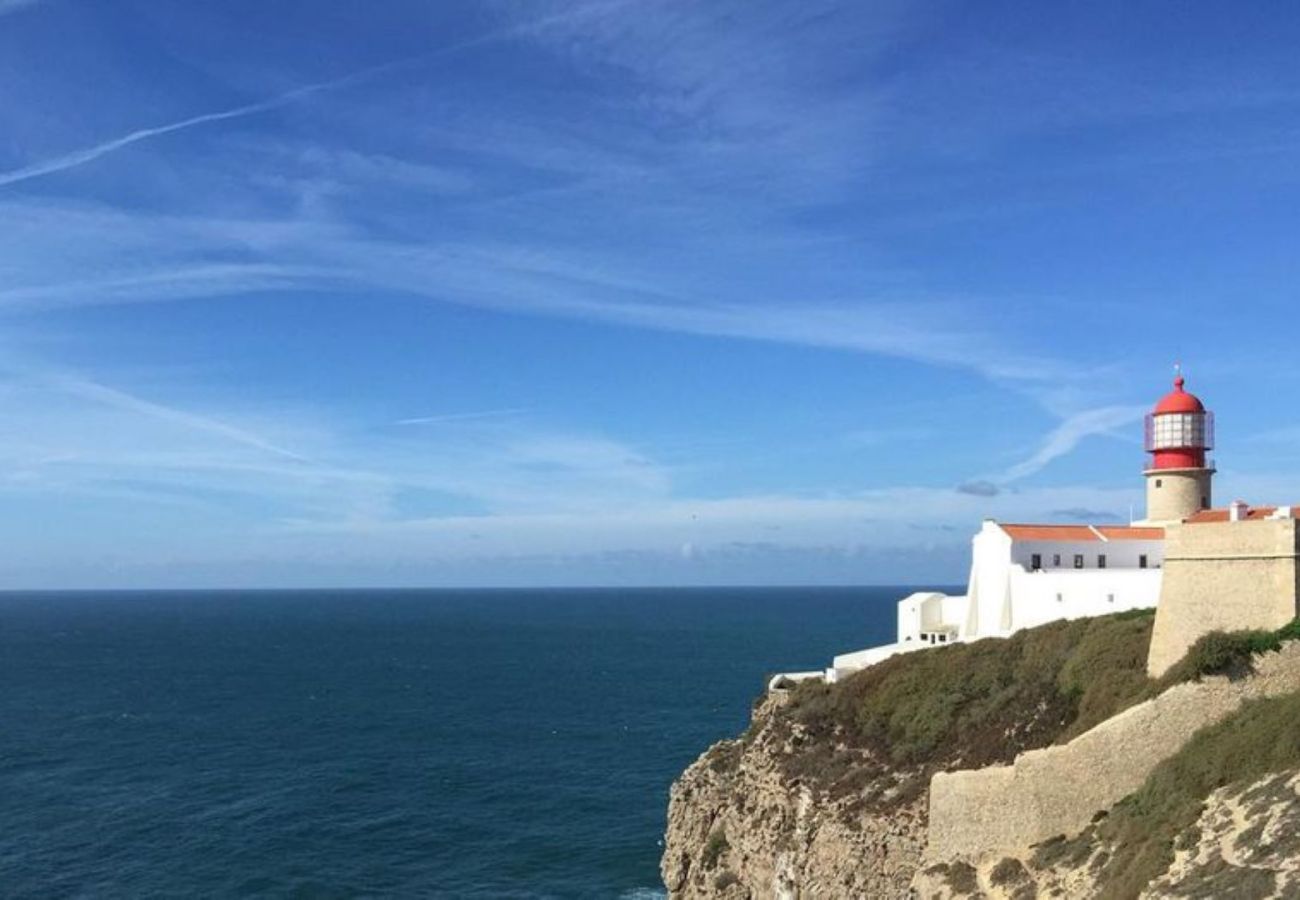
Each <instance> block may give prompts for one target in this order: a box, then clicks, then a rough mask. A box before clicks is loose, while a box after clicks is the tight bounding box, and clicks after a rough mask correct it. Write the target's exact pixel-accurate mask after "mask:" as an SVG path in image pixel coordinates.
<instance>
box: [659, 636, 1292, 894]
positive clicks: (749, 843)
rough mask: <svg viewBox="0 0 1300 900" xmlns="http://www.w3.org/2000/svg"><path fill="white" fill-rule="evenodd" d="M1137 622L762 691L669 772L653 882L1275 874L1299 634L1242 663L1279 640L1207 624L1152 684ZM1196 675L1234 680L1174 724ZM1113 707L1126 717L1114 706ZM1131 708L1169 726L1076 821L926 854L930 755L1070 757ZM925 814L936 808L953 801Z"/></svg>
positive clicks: (1271, 880) (970, 887)
mask: <svg viewBox="0 0 1300 900" xmlns="http://www.w3.org/2000/svg"><path fill="white" fill-rule="evenodd" d="M1150 634H1151V617H1150V615H1149V614H1148V615H1134V614H1127V615H1120V616H1110V617H1102V618H1097V619H1089V620H1081V621H1075V622H1058V623H1053V624H1051V625H1047V626H1044V627H1042V628H1037V629H1031V630H1028V631H1025V632H1021V633H1019V634H1017V635H1015V636H1013V637H1012V638H1009V639H1006V640H996V641H981V642H977V643H974V644H967V645H957V646H953V647H949V648H943V649H936V650H933V651H925V652H923V653H917V654H909V655H906V656H902V657H896V658H894V659H891V660H888V661H886V662H885V663H882V664H880V665H877V666H873V667H871V668H870V669H867V670H864V671H863V672H861V673H858V674H856V675H854V676H853V677H852V678H849V679H846V680H844V681H843V682H841V683H840V684H837V685H831V686H827V685H820V684H804V685H800V686H799V687H798V688H796V689H794V690H792V691H790V692H789V693H787V694H783V695H782V694H778V695H774V696H770V697H767V698H765V699H764V700H763V701H762V702H761V703H760V704H759V705H758V706H757V707H756V708H755V711H754V717H753V722H752V724H751V726H750V728H749V729H748V731H747V732H746V733H745V734H744V735H743V736H742V737H740V738H738V739H736V740H730V741H723V742H721V743H719V744H717V745H715V746H714V747H712V748H710V749H709V751H708V752H707V753H705V754H704V755H703V756H702V757H701V758H700V759H699V760H697V761H696V763H695V764H693V765H692V766H691V767H690V768H689V769H687V771H686V772H685V773H683V775H682V776H681V777H680V778H679V779H678V781H677V783H676V784H675V785H674V786H673V789H672V793H671V799H670V806H669V818H668V830H667V835H666V840H665V851H664V857H663V862H662V872H663V877H664V882H665V884H666V886H667V887H668V889H669V892H670V894H671V895H672V896H673V897H676V898H682V900H686V898H703V897H730V898H745V897H753V898H760V897H764V898H765V897H784V898H795V897H813V896H816V897H823V896H825V897H873V898H874V897H880V898H889V897H910V896H924V897H931V896H936V897H966V896H969V897H976V896H989V897H999V896H1005V897H1017V898H1028V897H1032V896H1068V897H1076V896H1099V897H1134V896H1138V895H1139V894H1141V893H1142V892H1143V891H1147V892H1148V893H1147V895H1148V896H1174V895H1180V892H1185V891H1189V890H1201V889H1202V888H1204V887H1206V886H1207V885H1210V884H1213V883H1220V884H1221V882H1218V881H1215V879H1223V878H1228V877H1231V876H1232V875H1233V873H1234V872H1236V870H1238V869H1240V870H1241V871H1240V872H1236V874H1237V875H1239V876H1241V877H1242V878H1244V879H1246V881H1249V882H1250V883H1251V884H1254V885H1256V887H1258V888H1260V889H1263V887H1264V886H1266V885H1271V887H1270V888H1269V890H1274V889H1277V890H1280V889H1282V888H1283V887H1285V886H1286V885H1290V884H1292V883H1293V882H1294V879H1295V878H1296V877H1297V873H1296V872H1295V871H1293V868H1294V867H1291V864H1290V863H1289V862H1287V860H1289V859H1291V857H1292V856H1294V854H1293V853H1290V852H1289V851H1290V850H1292V849H1294V848H1291V847H1290V845H1289V844H1287V843H1286V840H1287V838H1286V835H1288V834H1290V833H1292V832H1293V828H1291V826H1293V825H1294V824H1296V823H1300V800H1297V798H1296V790H1295V787H1296V785H1297V784H1298V783H1300V777H1292V776H1295V773H1300V715H1297V714H1292V711H1291V708H1290V707H1287V706H1286V704H1287V703H1291V704H1294V705H1295V706H1296V708H1295V710H1294V712H1295V713H1300V699H1297V698H1300V695H1297V694H1295V693H1294V691H1295V690H1296V689H1297V688H1300V645H1297V646H1289V647H1287V648H1286V652H1284V653H1278V654H1269V656H1270V657H1275V659H1269V660H1264V661H1262V668H1264V669H1265V670H1266V671H1265V672H1263V673H1261V675H1262V677H1256V674H1255V672H1254V668H1255V666H1254V657H1253V656H1252V654H1253V653H1255V652H1259V651H1268V650H1274V649H1277V648H1278V647H1279V646H1280V642H1279V641H1278V639H1277V638H1276V637H1274V636H1272V635H1265V634H1254V635H1243V636H1236V637H1231V638H1225V637H1224V636H1222V635H1216V636H1213V637H1212V638H1210V639H1207V640H1206V641H1203V642H1202V643H1201V644H1198V645H1197V647H1195V648H1194V649H1193V652H1192V653H1191V654H1189V656H1188V658H1187V659H1186V660H1184V663H1183V664H1181V665H1179V666H1178V667H1176V669H1175V670H1174V671H1173V672H1171V673H1170V675H1169V676H1167V677H1166V678H1165V679H1163V680H1161V681H1152V680H1151V679H1149V678H1147V676H1146V674H1145V658H1146V648H1147V645H1148V643H1149V639H1150ZM1288 636H1289V637H1294V634H1288ZM1211 673H1226V674H1224V675H1221V676H1219V677H1214V678H1209V679H1208V680H1207V683H1206V684H1204V685H1202V684H1194V685H1183V686H1182V687H1180V688H1177V689H1176V690H1174V691H1172V696H1177V697H1181V698H1182V699H1180V700H1177V701H1169V700H1166V699H1164V695H1165V694H1166V693H1167V692H1170V689H1171V688H1173V687H1174V685H1176V684H1178V683H1179V682H1182V681H1199V680H1200V679H1201V678H1202V677H1205V676H1206V675H1207V674H1211ZM1256 684H1258V685H1264V686H1267V690H1265V689H1264V688H1263V687H1259V688H1256V687H1252V685H1256ZM1198 692H1200V693H1206V696H1207V697H1208V696H1214V697H1225V696H1229V695H1230V696H1232V697H1236V698H1238V699H1237V700H1236V701H1234V702H1233V703H1224V702H1219V703H1217V705H1216V704H1210V703H1207V704H1204V706H1205V709H1206V713H1205V715H1206V716H1213V717H1214V718H1205V719H1204V720H1203V721H1204V722H1207V723H1208V722H1214V721H1218V720H1220V719H1222V720H1223V721H1222V722H1220V724H1219V725H1216V726H1213V727H1211V728H1206V729H1204V730H1202V731H1201V732H1198V733H1197V735H1196V738H1195V739H1193V740H1190V741H1188V740H1187V738H1189V737H1190V736H1191V734H1192V733H1193V732H1194V731H1195V730H1196V728H1198V727H1200V724H1199V723H1198V722H1197V721H1196V720H1195V717H1194V716H1193V717H1190V718H1189V717H1188V716H1186V715H1179V716H1173V717H1171V716H1170V715H1169V712H1168V711H1169V710H1170V709H1174V708H1176V709H1180V710H1181V709H1186V708H1189V707H1196V706H1198V705H1199V704H1198V703H1197V702H1196V701H1195V700H1194V698H1195V697H1197V696H1199V693H1198ZM1260 698H1267V699H1260ZM1243 704H1244V705H1243ZM1148 707H1149V708H1151V709H1153V710H1154V711H1155V712H1144V710H1145V709H1147V708H1148ZM1125 711H1127V712H1125ZM1120 713H1124V715H1119V714H1120ZM1224 717H1227V718H1224ZM1130 720H1131V722H1133V723H1137V724H1135V725H1128V726H1116V724H1115V723H1116V722H1124V721H1130ZM1147 720H1150V721H1160V722H1164V721H1166V720H1168V721H1176V722H1178V723H1180V724H1179V725H1178V727H1179V728H1182V729H1183V731H1181V732H1178V733H1177V734H1175V735H1174V737H1173V738H1171V739H1170V740H1171V741H1172V742H1173V743H1172V745H1171V746H1169V747H1168V749H1167V752H1165V753H1163V754H1154V755H1152V759H1151V761H1150V763H1149V764H1144V765H1146V768H1144V769H1142V770H1141V771H1136V770H1135V771H1133V772H1127V773H1126V775H1125V777H1126V778H1127V779H1128V780H1129V781H1130V782H1131V784H1128V783H1127V782H1125V781H1124V779H1119V780H1118V781H1116V782H1115V783H1116V784H1122V790H1116V791H1112V793H1111V796H1113V797H1114V798H1115V799H1116V800H1118V799H1119V798H1120V797H1122V796H1124V794H1125V793H1128V792H1130V791H1132V790H1133V789H1134V787H1137V786H1139V785H1140V787H1138V788H1137V791H1136V793H1133V795H1132V796H1131V797H1129V798H1128V799H1126V800H1122V801H1120V802H1118V803H1116V804H1115V805H1114V806H1113V807H1112V808H1110V809H1109V810H1105V811H1104V812H1102V813H1101V814H1100V815H1098V816H1096V817H1095V820H1093V821H1090V819H1093V817H1092V816H1091V810H1088V811H1085V812H1084V814H1083V817H1082V818H1080V819H1079V820H1078V822H1077V826H1078V827H1077V828H1073V829H1071V831H1072V833H1070V834H1069V835H1061V836H1059V837H1053V838H1051V839H1048V840H1041V841H1039V843H1037V844H1036V845H1031V846H1009V847H1005V848H1004V847H1000V846H999V844H998V841H997V840H996V838H997V837H998V836H999V834H992V836H991V837H990V838H989V840H991V841H992V843H991V844H989V845H988V846H985V847H984V848H983V851H982V852H970V851H972V848H975V849H978V848H979V846H980V840H982V838H981V839H980V840H976V841H975V843H974V844H971V843H970V841H969V840H967V839H966V838H963V839H962V841H958V842H956V843H953V842H952V841H951V835H949V839H948V843H949V844H952V846H953V847H954V848H958V849H952V850H944V851H943V852H941V853H940V854H939V855H936V854H935V853H934V852H933V845H938V846H941V847H942V846H943V845H944V842H943V841H937V842H936V841H935V838H934V834H933V828H932V826H933V825H934V824H935V823H932V821H931V816H932V809H931V799H932V798H931V797H930V784H931V779H932V778H933V776H934V775H935V774H937V773H940V772H948V771H955V770H960V773H961V774H962V775H967V774H973V775H976V776H982V773H984V772H988V773H990V775H991V776H994V777H999V776H996V773H998V772H999V771H1003V770H1005V771H1007V772H1014V771H1016V770H1015V769H1014V768H1013V767H1012V766H1011V765H1010V764H1011V763H1013V762H1014V763H1016V764H1017V765H1018V766H1019V765H1024V764H1025V763H1022V760H1026V759H1031V758H1034V757H1035V754H1039V755H1041V754H1047V756H1046V757H1044V758H1045V759H1054V758H1056V757H1057V756H1061V757H1062V758H1069V757H1070V756H1071V755H1072V754H1073V755H1077V754H1078V753H1080V752H1083V751H1080V750H1076V749H1074V748H1075V747H1076V746H1077V747H1081V748H1085V750H1086V748H1088V747H1090V746H1101V745H1103V743H1102V742H1103V741H1105V740H1110V739H1111V738H1107V737H1106V735H1107V734H1113V733H1119V734H1121V735H1122V734H1123V733H1124V731H1125V728H1128V729H1130V730H1132V729H1137V730H1141V729H1143V728H1147V727H1148V726H1147V725H1144V724H1142V723H1143V722H1146V721H1147ZM1099 725H1100V726H1103V727H1101V728H1098V727H1097V726H1099ZM1288 728H1290V729H1291V730H1287V729H1288ZM1099 734H1100V735H1102V737H1101V738H1099V737H1098V735H1099ZM1171 734H1173V732H1171ZM1242 734H1246V735H1248V736H1252V737H1250V740H1251V741H1252V746H1253V742H1255V741H1259V742H1262V743H1263V744H1264V745H1266V746H1270V747H1276V748H1280V749H1277V750H1276V751H1275V752H1271V753H1260V752H1259V751H1258V750H1257V749H1248V748H1247V747H1246V746H1245V745H1242V744H1240V743H1233V741H1234V740H1235V739H1236V738H1235V736H1238V735H1242ZM1178 735H1182V736H1181V737H1179V736H1178ZM1207 741H1208V743H1206V742H1207ZM1180 745H1185V746H1183V749H1182V750H1181V751H1178V748H1179V746H1180ZM1067 751H1068V752H1067ZM1176 751H1178V752H1177V755H1175V756H1173V757H1172V758H1167V757H1169V755H1170V754H1175V752H1176ZM1292 756H1294V759H1293V758H1292ZM1243 759H1252V760H1256V761H1257V762H1255V763H1251V764H1246V763H1244V762H1242V760H1243ZM1162 760H1163V761H1162ZM1207 760H1211V761H1215V762H1214V763H1213V764H1211V763H1210V762H1207ZM1115 765H1117V766H1123V765H1124V760H1122V759H1118V760H1115ZM1289 767H1293V768H1294V770H1295V771H1294V772H1291V771H1290V768H1289ZM1147 772H1149V777H1148V776H1146V775H1144V773H1147ZM944 777H945V778H947V777H952V776H944ZM1144 778H1145V781H1144ZM1288 791H1289V793H1288ZM1022 793H1023V792H1022ZM1098 796H1105V794H1104V793H1103V794H1099V795H1098ZM1169 798H1175V799H1176V800H1177V802H1173V801H1170V802H1165V801H1166V800H1168V799H1169ZM1007 800H1008V803H1007V807H1006V808H1007V810H1008V812H1009V813H1010V812H1011V811H1013V810H1014V809H1016V808H1021V809H1023V808H1026V807H1033V805H1034V801H1033V798H1032V797H1031V798H1026V797H1024V796H1020V795H1019V794H1017V796H1015V797H1010V796H1008V798H1007ZM1091 802H1095V801H1091ZM1102 805H1104V804H1102ZM958 813H959V814H964V813H962V811H961V809H960V806H959V807H958ZM944 815H948V816H949V821H948V824H949V825H951V824H952V819H951V815H952V810H951V807H950V808H949V809H948V810H947V811H946V812H944ZM993 818H994V819H997V816H994V817H993ZM976 819H978V815H977V816H976ZM1031 821H1032V820H1031ZM975 824H976V827H977V828H978V827H980V826H979V824H978V821H976V823H975ZM999 829H1002V830H1005V829H1003V828H1002V823H999ZM999 829H993V831H994V832H999ZM1288 829H1290V830H1288ZM950 831H951V829H950ZM1019 833H1021V834H1029V833H1032V831H1031V832H1019ZM1013 843H1014V842H1013ZM959 845H960V846H964V847H965V848H966V849H965V852H963V851H962V850H961V849H959ZM1248 845H1249V846H1248ZM991 848H992V849H996V850H997V852H992V851H991ZM1148 886H1149V887H1148ZM1162 892H1163V893H1162ZM1202 893H1203V895H1204V896H1215V895H1218V894H1219V893H1221V892H1219V891H1214V890H1211V891H1210V892H1209V893H1204V892H1202ZM1272 895H1273V894H1270V893H1260V894H1256V893H1249V892H1247V893H1243V894H1240V896H1272Z"/></svg>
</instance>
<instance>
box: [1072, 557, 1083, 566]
mask: <svg viewBox="0 0 1300 900" xmlns="http://www.w3.org/2000/svg"><path fill="white" fill-rule="evenodd" d="M1074 567H1075V568H1076V569H1082V568H1083V554H1082V553H1076V554H1074Z"/></svg>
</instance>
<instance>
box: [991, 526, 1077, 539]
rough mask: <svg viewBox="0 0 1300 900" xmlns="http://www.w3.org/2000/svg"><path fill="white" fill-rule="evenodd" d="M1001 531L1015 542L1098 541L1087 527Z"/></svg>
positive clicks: (1036, 527)
mask: <svg viewBox="0 0 1300 900" xmlns="http://www.w3.org/2000/svg"><path fill="white" fill-rule="evenodd" d="M998 524H999V525H1000V526H1001V528H1002V530H1003V531H1005V532H1006V533H1007V534H1009V535H1011V539H1012V540H1016V541H1099V540H1101V538H1099V537H1097V534H1096V532H1094V531H1093V530H1092V529H1091V528H1089V527H1088V526H1087V525H1003V524H1002V523H1001V522H999V523H998Z"/></svg>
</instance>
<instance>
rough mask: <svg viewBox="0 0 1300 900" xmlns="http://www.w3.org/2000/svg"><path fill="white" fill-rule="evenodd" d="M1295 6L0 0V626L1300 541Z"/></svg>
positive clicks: (925, 579)
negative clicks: (1202, 420) (1146, 438)
mask: <svg viewBox="0 0 1300 900" xmlns="http://www.w3.org/2000/svg"><path fill="white" fill-rule="evenodd" d="M1298 44H1300V10H1296V9H1294V8H1293V7H1292V6H1291V5H1289V4H1281V3H1259V4H1239V3H1226V2H1225V3H1196V4H1189V3H1185V2H1142V3H1132V2H1127V0H1126V2H1113V3H1108V2H1098V3H1089V4H1026V3H1023V2H1014V3H1006V2H987V3H979V4H970V3H956V2H890V0H881V2H870V3H862V2H856V3H855V2H847V0H846V2H829V0H799V2H792V0H787V2H768V0H709V2H686V0H591V2H585V0H575V2H567V3H556V2H548V0H529V2H515V0H483V2H477V3H455V2H431V0H419V2H417V0H386V2H384V3H374V2H356V0H331V2H329V3H319V2H305V0H279V2H275V3H266V2H260V0H223V2H222V3H206V4H200V3H184V2H168V0H0V504H2V507H3V509H4V515H3V516H0V541H2V542H3V547H4V549H3V552H0V588H18V589H30V588H64V587H142V588H147V587H159V588H171V587H251V586H264V587H295V586H297V587H308V586H366V585H397V586H489V585H492V586H523V585H694V584H699V585H707V584H754V585H762V584H809V585H813V584H868V583H877V584H878V583H909V584H954V583H959V582H961V581H963V580H964V578H965V572H966V567H967V564H968V563H967V560H968V553H969V540H970V537H971V535H972V534H973V533H974V532H975V531H976V530H977V529H978V527H979V523H980V521H981V519H983V518H985V517H996V518H1000V519H1003V520H1011V521H1017V520H1018V521H1061V522H1069V521H1093V522H1114V521H1127V520H1129V518H1130V516H1131V515H1138V516H1140V515H1141V512H1142V496H1143V483H1142V476H1141V470H1142V466H1143V454H1142V448H1141V416H1142V414H1143V413H1144V412H1145V411H1146V410H1148V409H1149V408H1150V406H1151V405H1152V404H1153V403H1154V402H1155V401H1156V400H1157V399H1158V398H1159V397H1160V396H1161V395H1162V394H1163V393H1164V392H1165V391H1167V390H1168V387H1169V381H1170V379H1171V377H1172V373H1173V366H1174V364H1175V362H1181V363H1182V364H1183V367H1184V370H1185V372H1186V374H1187V378H1188V387H1189V389H1192V390H1194V391H1196V392H1197V393H1198V394H1199V395H1200V396H1201V397H1202V398H1203V399H1204V400H1205V401H1206V403H1207V404H1208V405H1209V406H1210V407H1212V408H1213V409H1214V410H1215V412H1216V414H1217V419H1218V445H1219V446H1218V448H1217V449H1216V458H1217V462H1218V467H1219V475H1218V477H1217V482H1216V492H1217V497H1218V499H1219V500H1221V501H1226V500H1229V499H1234V498H1237V497H1240V498H1242V499H1246V500H1248V501H1252V502H1260V503H1264V502H1282V503H1287V502H1300V484H1297V477H1296V473H1297V471H1300V465H1298V463H1300V459H1298V457H1300V404H1297V402H1296V400H1295V398H1296V397H1297V396H1300V368H1297V366H1296V365H1295V364H1294V362H1293V359H1294V353H1295V348H1296V346H1297V339H1298V338H1300V326H1297V309H1300V304H1298V303H1297V300H1298V297H1297V287H1296V286H1297V284H1298V283H1300V278H1298V277H1297V276H1298V275H1300V271H1298V270H1300V253H1298V252H1297V244H1296V241H1297V235H1298V234H1300V232H1298V229H1297V216H1298V213H1297V210H1300V64H1297V61H1296V56H1295V47H1296V46H1297V45H1298Z"/></svg>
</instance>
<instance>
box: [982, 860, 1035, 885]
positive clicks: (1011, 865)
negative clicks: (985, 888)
mask: <svg viewBox="0 0 1300 900" xmlns="http://www.w3.org/2000/svg"><path fill="white" fill-rule="evenodd" d="M1028 880H1029V872H1028V871H1026V869H1025V865H1024V863H1022V862H1021V861H1020V860H1018V859H1016V858H1015V857H1014V856H1007V857H1004V858H1003V859H1002V860H1000V861H999V862H998V864H997V865H996V866H994V867H993V870H992V871H991V872H989V882H990V883H991V884H992V885H993V886H994V887H1006V886H1007V885H1012V884H1020V883H1021V882H1022V881H1028Z"/></svg>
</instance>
